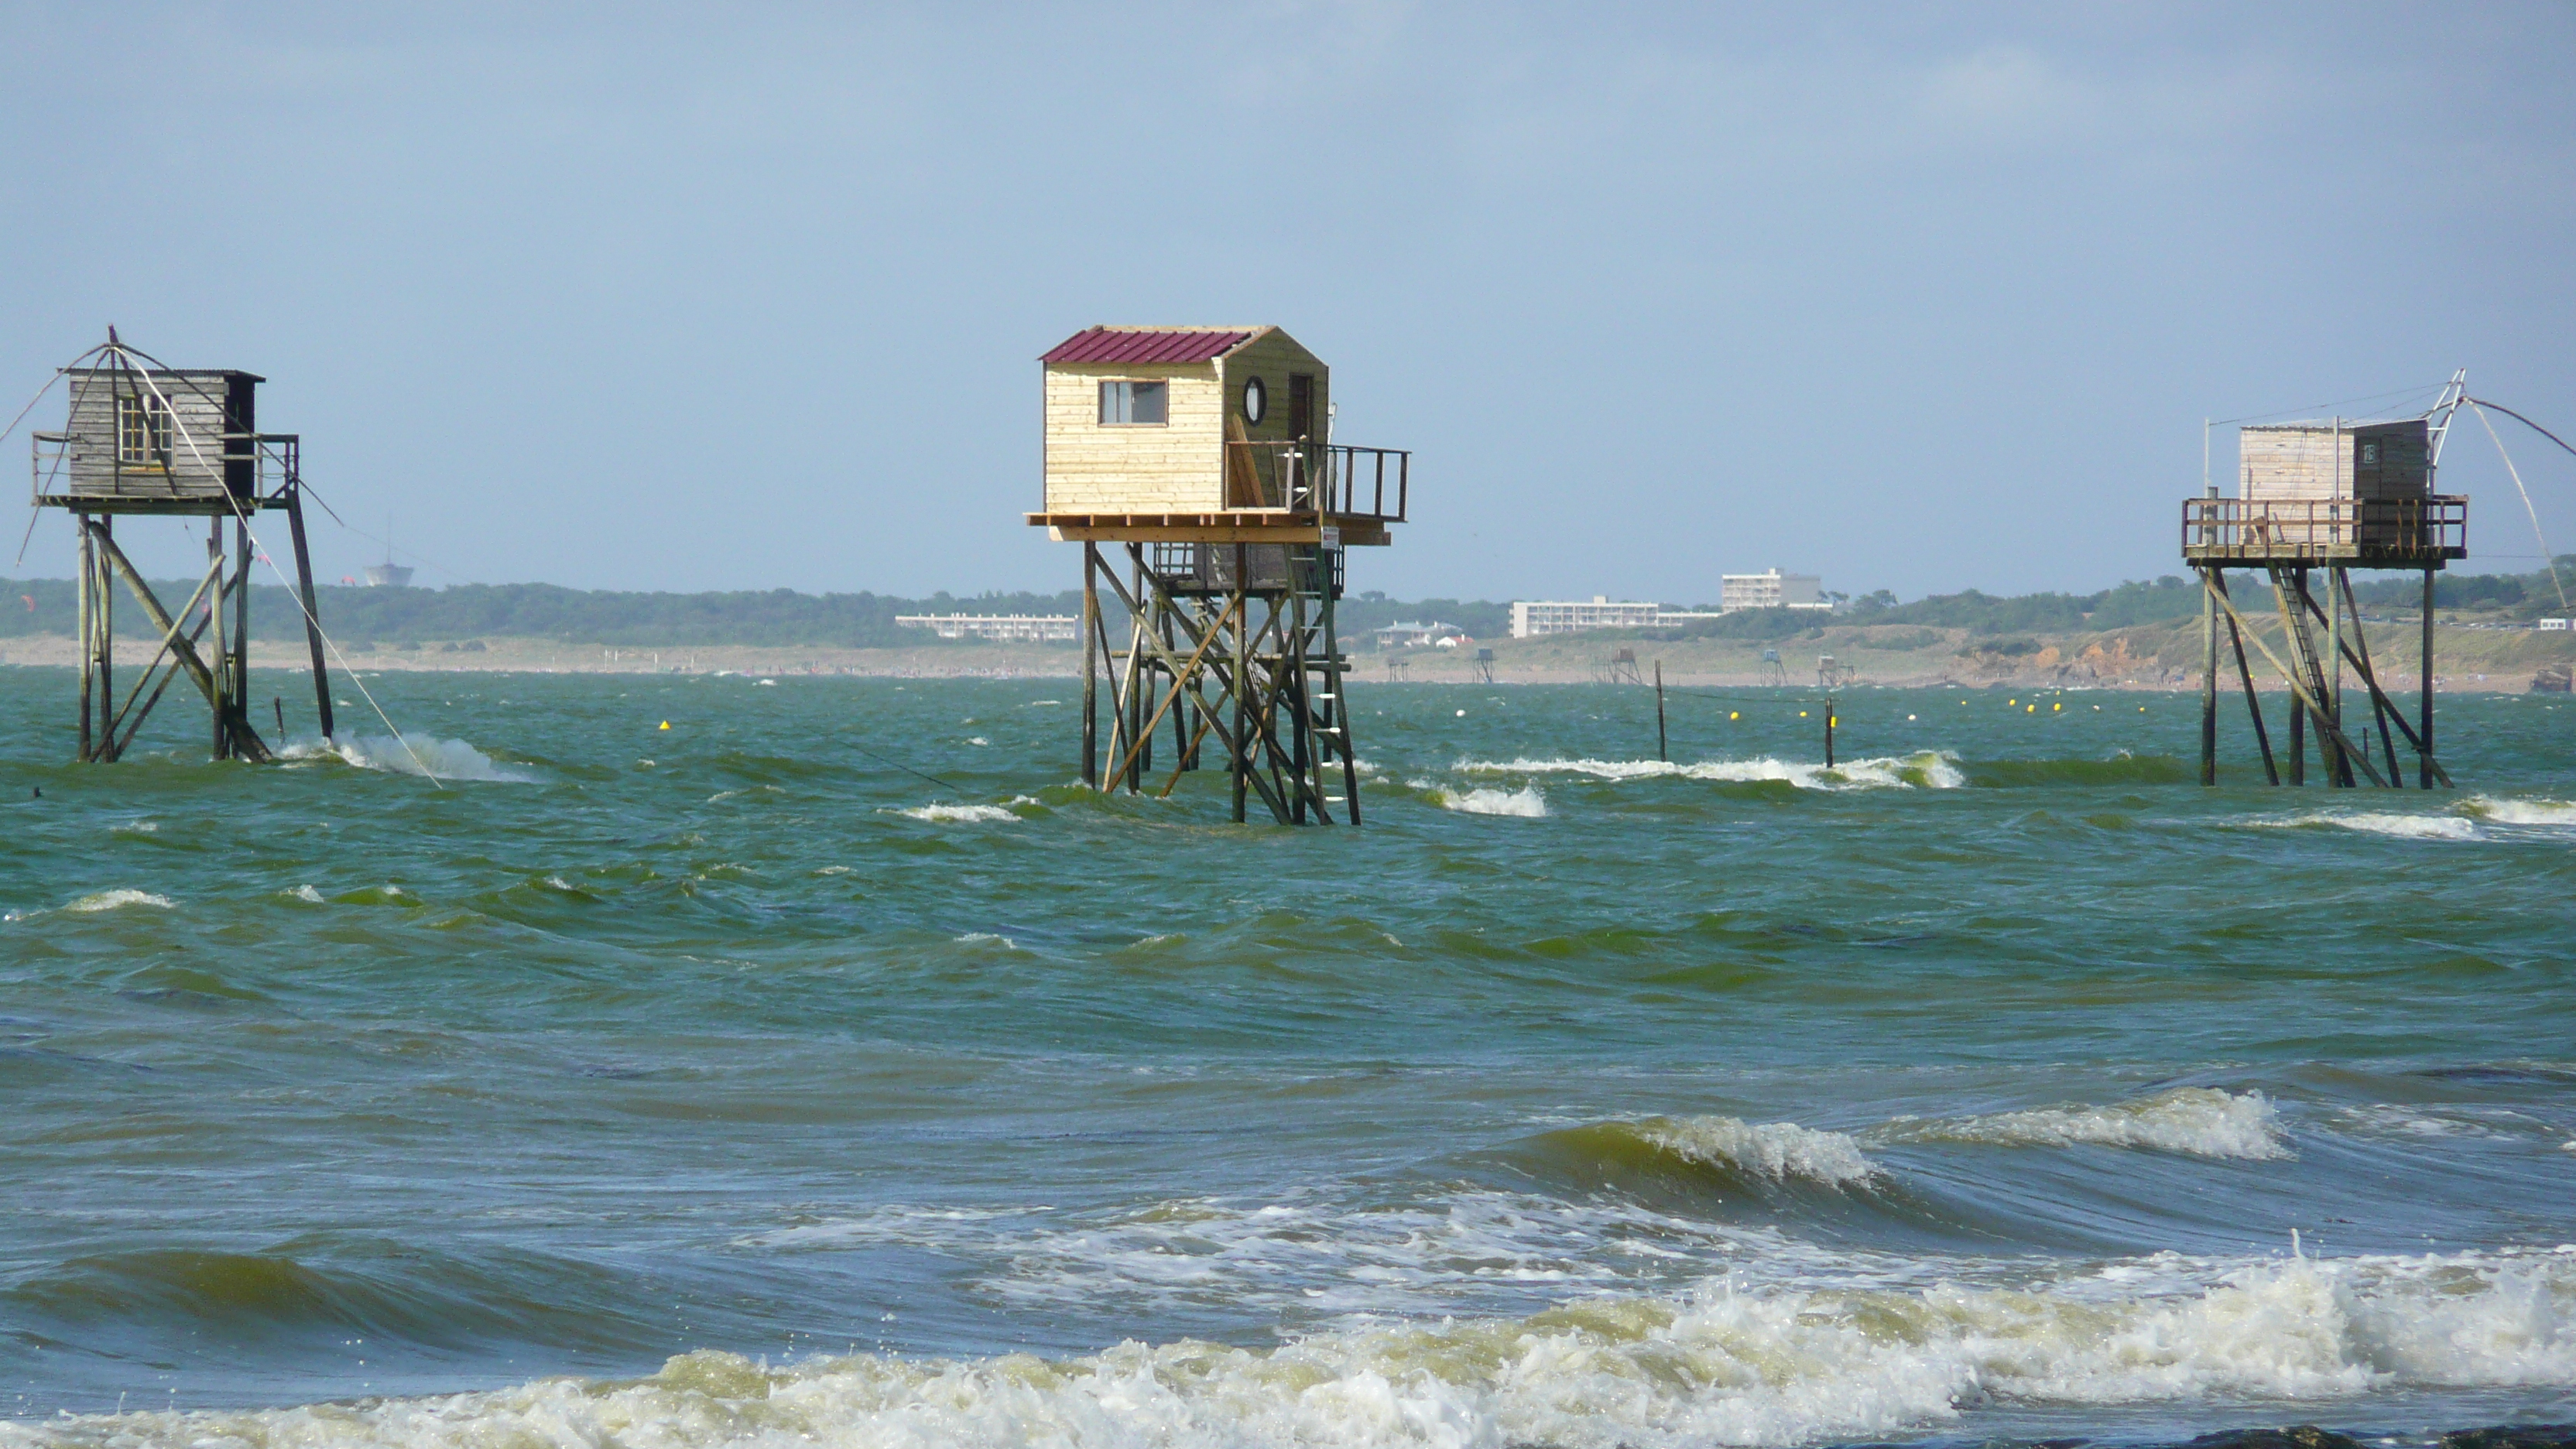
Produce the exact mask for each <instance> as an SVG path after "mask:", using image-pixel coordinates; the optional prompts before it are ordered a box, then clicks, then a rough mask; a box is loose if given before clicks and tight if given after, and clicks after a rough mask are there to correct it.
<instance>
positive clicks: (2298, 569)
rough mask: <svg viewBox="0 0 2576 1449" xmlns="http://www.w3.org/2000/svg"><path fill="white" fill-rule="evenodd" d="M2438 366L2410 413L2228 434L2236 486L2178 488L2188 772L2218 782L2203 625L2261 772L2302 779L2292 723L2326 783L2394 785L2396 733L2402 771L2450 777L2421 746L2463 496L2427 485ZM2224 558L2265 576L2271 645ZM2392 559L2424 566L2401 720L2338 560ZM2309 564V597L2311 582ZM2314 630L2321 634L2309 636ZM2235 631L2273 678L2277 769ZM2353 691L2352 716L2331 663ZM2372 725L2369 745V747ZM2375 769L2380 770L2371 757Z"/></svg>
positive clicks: (2399, 565)
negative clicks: (2248, 728) (2427, 398)
mask: <svg viewBox="0 0 2576 1449" xmlns="http://www.w3.org/2000/svg"><path fill="white" fill-rule="evenodd" d="M2464 386H2465V383H2464V379H2463V378H2462V377H2460V376H2454V377H2453V378H2452V380H2451V383H2450V385H2449V386H2448V387H2447V388H2446V389H2445V390H2444V391H2443V394H2442V397H2441V399H2440V400H2439V401H2438V402H2437V403H2436V404H2435V406H2434V407H2433V409H2432V410H2431V411H2429V412H2427V413H2425V414H2424V415H2423V416H2421V417H2413V418H2399V419H2392V420H2380V421H2366V422H2354V421H2348V420H2345V419H2341V418H2334V419H2327V420H2323V421H2316V422H2299V423H2277V424H2267V425H2263V426H2259V427H2247V428H2244V429H2242V430H2240V431H2239V433H2238V435H2237V437H2238V446H2239V463H2238V469H2237V496H2236V497H2233V498H2222V497H2219V496H2218V490H2217V489H2216V488H2215V487H2214V486H2212V487H2209V488H2208V489H2207V492H2206V496H2203V497H2200V498H2193V499H2187V500H2185V501H2184V503H2183V511H2182V555H2183V558H2184V560H2185V561H2186V562H2188V563H2189V564H2190V565H2191V566H2192V568H2193V569H2194V570H2195V571H2196V572H2197V573H2198V574H2199V575H2200V580H2201V588H2202V594H2203V597H2202V601H2201V629H2202V636H2203V637H2202V656H2203V658H2202V674H2201V700H2200V703H2201V719H2200V782H2201V783H2202V784H2204V785H2214V784H2216V783H2217V782H2218V670H2219V653H2218V636H2219V632H2220V629H2221V628H2222V626H2223V627H2224V629H2225V631H2226V634H2227V639H2228V643H2229V646H2230V648H2231V650H2232V651H2233V653H2234V656H2235V663H2236V677H2237V680H2238V682H2239V683H2240V684H2241V685H2242V686H2243V688H2244V691H2245V707H2246V710H2247V712H2248V713H2249V714H2250V715H2251V716H2252V719H2253V724H2254V740H2255V744H2256V745H2257V747H2259V748H2260V749H2261V751H2262V754H2263V774H2264V776H2265V778H2267V779H2268V780H2270V781H2271V782H2272V783H2273V784H2275V785H2278V784H2282V783H2284V780H2283V776H2284V774H2285V773H2286V775H2287V783H2289V784H2292V785H2303V784H2305V783H2307V749H2308V736H2309V735H2310V734H2312V733H2313V734H2314V735H2315V736H2316V746H2317V753H2318V756H2319V763H2320V765H2321V767H2322V769H2323V771H2324V773H2325V778H2326V783H2327V784H2329V785H2339V786H2346V787H2349V786H2352V785H2354V784H2356V783H2358V781H2357V778H2356V771H2357V772H2358V775H2359V777H2360V778H2366V779H2368V780H2369V782H2370V783H2371V784H2373V785H2380V786H2385V787H2388V788H2390V789H2403V788H2405V784H2406V774H2405V771H2404V770H2403V769H2402V768H2400V766H2399V763H2398V755H2397V743H2396V742H2397V740H2398V739H2401V738H2402V739H2403V740H2404V741H2405V744H2406V749H2407V751H2408V752H2409V753H2411V754H2412V755H2414V757H2415V766H2416V779H2417V782H2418V783H2419V784H2420V785H2421V786H2422V788H2424V789H2427V790H2430V789H2432V788H2433V785H2434V782H2435V781H2437V780H2438V781H2440V782H2441V783H2442V784H2444V785H2448V784H2450V783H2451V778H2450V776H2449V775H2448V774H2447V773H2445V772H2444V771H2443V769H2442V766H2441V763H2440V762H2439V761H2438V760H2436V759H2435V758H2434V756H2433V582H2434V579H2435V577H2436V576H2437V575H2438V574H2440V573H2441V571H2442V569H2443V568H2444V567H2445V566H2447V565H2448V564H2449V563H2450V561H2451V560H2453V559H2459V558H2466V557H2468V552H2469V549H2468V527H2469V501H2468V499H2466V498H2464V497H2456V496H2448V495H2444V494H2442V493H2440V492H2439V491H2437V489H2436V486H2435V483H2436V478H2437V476H2438V472H2439V468H2440V465H2441V457H2442V439H2443V437H2444V435H2445V434H2446V433H2448V431H2449V429H2450V422H2451V416H2452V414H2453V413H2454V412H2456V411H2457V410H2458V408H2459V406H2460V402H2461V399H2462V397H2463V396H2464V391H2463V389H2464ZM2230 569H2249V570H2255V569H2259V570H2261V571H2262V573H2263V575H2264V576H2265V578H2266V579H2267V581H2268V582H2269V583H2270V585H2271V590H2272V603H2273V607H2274V609H2275V610H2276V611H2277V617H2276V619H2275V621H2274V628H2275V630H2276V631H2277V633H2278V635H2279V640H2278V642H2279V647H2278V648H2277V649H2275V648H2274V646H2273V643H2272V642H2271V641H2270V640H2267V639H2266V637H2265V635H2264V632H2263V631H2262V630H2260V629H2257V628H2256V627H2255V624H2254V621H2253V620H2251V619H2249V618H2248V617H2247V616H2246V614H2245V613H2244V611H2243V610H2241V609H2240V608H2239V607H2238V606H2237V604H2236V601H2235V599H2234V598H2233V597H2232V596H2231V595H2230V593H2229V591H2228V586H2227V573H2228V570H2230ZM2354 569H2408V570H2414V571H2418V572H2421V573H2422V574H2423V576H2424V610H2423V619H2422V623H2421V629H2420V636H2421V651H2420V656H2419V658H2418V660H2417V665H2416V669H2417V679H2418V686H2417V687H2418V690H2419V693H2420V699H2419V700H2418V702H2417V711H2416V719H2415V721H2414V722H2413V723H2411V724H2410V723H2409V722H2408V721H2407V718H2406V711H2405V710H2404V709H2402V708H2401V707H2399V705H2398V703H2397V701H2396V700H2395V699H2393V698H2392V697H2391V696H2390V694H2389V692H2388V690H2387V689H2386V688H2385V687H2383V685H2382V684H2381V682H2380V676H2379V670H2378V668H2377V666H2376V665H2375V664H2374V663H2373V660H2372V656H2371V652H2370V643H2369V641H2368V639H2367V638H2366V637H2365V636H2364V634H2363V632H2362V625H2361V611H2360V609H2359V607H2358V605H2357V604H2356V602H2355V600H2354V598H2353V592H2352V570H2354ZM2320 575H2322V578H2323V582H2324V587H2325V597H2324V599H2323V600H2322V601H2320V600H2319V599H2318V597H2317V595H2316V592H2315V589H2314V587H2313V584H2314V582H2315V581H2316V580H2317V579H2318V577H2319V576H2320ZM2321 634H2322V636H2323V638H2322V642H2320V637H2319V636H2320V635H2321ZM2248 644H2251V645H2252V646H2253V647H2254V649H2255V650H2256V651H2257V652H2258V653H2260V654H2261V655H2262V656H2263V658H2264V660H2265V662H2267V663H2268V664H2270V665H2271V666H2272V668H2273V669H2274V670H2276V671H2278V672H2279V674H2280V676H2281V678H2282V679H2283V680H2284V681H2285V682H2286V683H2287V684H2288V685H2289V688H2290V702H2289V722H2288V723H2289V739H2288V749H2287V751H2286V753H2287V755H2288V760H2287V762H2286V770H2285V769H2284V765H2283V762H2282V761H2281V760H2279V759H2277V758H2276V757H2275V754H2274V751H2273V747H2272V736H2271V732H2270V731H2269V730H2268V729H2267V728H2266V727H2265V724H2264V719H2263V706H2262V702H2261V700H2260V699H2258V698H2257V697H2256V694H2255V688H2254V672H2253V669H2252V667H2251V665H2250V662H2249V661H2248V659H2247V657H2246V652H2245V650H2246V646H2247V645H2248ZM2346 665H2349V666H2351V668H2352V671H2353V674H2354V676H2355V678H2356V679H2357V681H2358V683H2359V684H2360V685H2361V686H2362V689H2363V690H2364V691H2365V694H2366V698H2367V702H2368V706H2369V714H2368V716H2367V719H2366V721H2360V718H2359V717H2358V716H2357V715H2350V714H2347V710H2346V699H2345V689H2344V678H2345V675H2344V669H2345V666H2346ZM2374 730H2375V731H2376V733H2377V736H2378V739H2377V744H2378V747H2379V748H2378V756H2377V760H2376V761H2375V762H2374V758H2373V755H2372V750H2371V745H2372V743H2373V741H2372V738H2371V736H2372V734H2373V732H2374ZM2383 766H2384V767H2385V768H2384V772H2383V769H2382V767H2383Z"/></svg>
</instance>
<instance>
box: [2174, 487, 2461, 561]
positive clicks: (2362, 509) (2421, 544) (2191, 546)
mask: <svg viewBox="0 0 2576 1449" xmlns="http://www.w3.org/2000/svg"><path fill="white" fill-rule="evenodd" d="M2468 529H2469V500H2468V499H2467V498H2466V497H2463V496H2460V495H2456V494H2447V495H2446V494H2434V495H2431V496H2428V497H2423V498H2186V499H2184V500H2183V507H2182V552H2183V556H2184V557H2186V558H2201V557H2213V556H2215V557H2229V558H2284V559H2302V558H2313V559H2326V558H2351V557H2354V556H2359V555H2370V554H2393V555H2404V556H2410V557H2428V556H2440V557H2461V556H2465V555H2466V553H2467V551H2468Z"/></svg>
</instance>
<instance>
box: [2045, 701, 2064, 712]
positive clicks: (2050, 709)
mask: <svg viewBox="0 0 2576 1449" xmlns="http://www.w3.org/2000/svg"><path fill="white" fill-rule="evenodd" d="M2064 708H2066V706H2065V704H2063V703H2058V704H2052V705H2050V706H2049V707H2048V712H2049V713H2050V714H2055V713H2057V712H2058V711H2059V710H2061V709H2064Z"/></svg>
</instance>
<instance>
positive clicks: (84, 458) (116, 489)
mask: <svg viewBox="0 0 2576 1449" xmlns="http://www.w3.org/2000/svg"><path fill="white" fill-rule="evenodd" d="M152 380H153V382H154V383H155V384H156V385H158V386H159V388H160V389H161V392H162V394H163V395H164V396H166V397H167V398H168V399H169V400H170V415H171V419H172V427H171V429H170V462H171V467H170V471H169V472H168V473H166V474H165V473H163V472H161V471H160V470H159V469H157V468H137V467H135V466H133V465H131V464H128V465H125V466H123V467H119V465H118V464H117V461H116V393H117V391H118V389H119V388H123V389H125V390H126V391H128V392H129V393H130V392H132V391H134V389H135V378H134V375H133V374H131V373H128V374H126V375H124V376H123V377H122V378H120V377H118V376H117V375H116V374H114V373H110V372H104V371H93V370H89V369H81V370H78V371H75V372H74V373H72V374H71V375H70V376H69V377H67V378H65V379H64V385H65V387H67V388H68V389H69V390H70V393H71V399H72V401H71V409H70V414H69V421H68V424H67V426H66V427H65V428H64V431H65V432H67V433H69V434H71V436H72V441H71V446H70V447H69V449H68V450H67V452H68V455H69V456H68V457H67V458H66V460H65V466H64V469H63V477H64V479H65V480H66V481H65V482H63V483H58V484H57V485H56V486H57V487H60V488H61V490H62V491H64V492H67V493H73V494H82V495H87V496H90V497H97V498H169V497H183V498H215V497H221V496H222V495H223V492H224V464H223V452H224V401H225V399H226V397H227V396H228V389H229V388H230V386H231V380H230V375H229V374H226V373H222V372H178V373H173V372H159V373H154V374H153V375H152ZM191 384H193V386H192V385H191ZM182 429H185V432H184V434H183V432H182V431H181V430H182ZM191 440H193V441H194V442H195V444H196V450H195V452H191V451H190V450H189V446H188V445H189V442H190V441H191ZM199 454H203V455H204V462H203V464H202V465H200V463H199V461H198V455H199Z"/></svg>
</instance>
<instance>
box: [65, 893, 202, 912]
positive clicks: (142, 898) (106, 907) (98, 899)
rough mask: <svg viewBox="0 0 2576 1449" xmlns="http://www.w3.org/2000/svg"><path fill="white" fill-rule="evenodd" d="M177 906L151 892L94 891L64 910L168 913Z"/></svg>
mask: <svg viewBox="0 0 2576 1449" xmlns="http://www.w3.org/2000/svg"><path fill="white" fill-rule="evenodd" d="M177 904H178V903H177V902H175V901H173V900H171V899H170V898H169V897H168V896H163V895H154V894H153V893H152V892H150V891H138V890H113V891H92V892H90V893H89V894H88V895H85V896H76V897H74V898H73V899H71V900H70V901H68V902H65V903H64V905H63V909H64V910H67V911H82V912H88V911H118V910H123V909H124V908H126V907H127V906H150V907H152V908H153V909H155V910H163V911H167V910H171V909H174V908H175V907H176V906H177Z"/></svg>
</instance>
